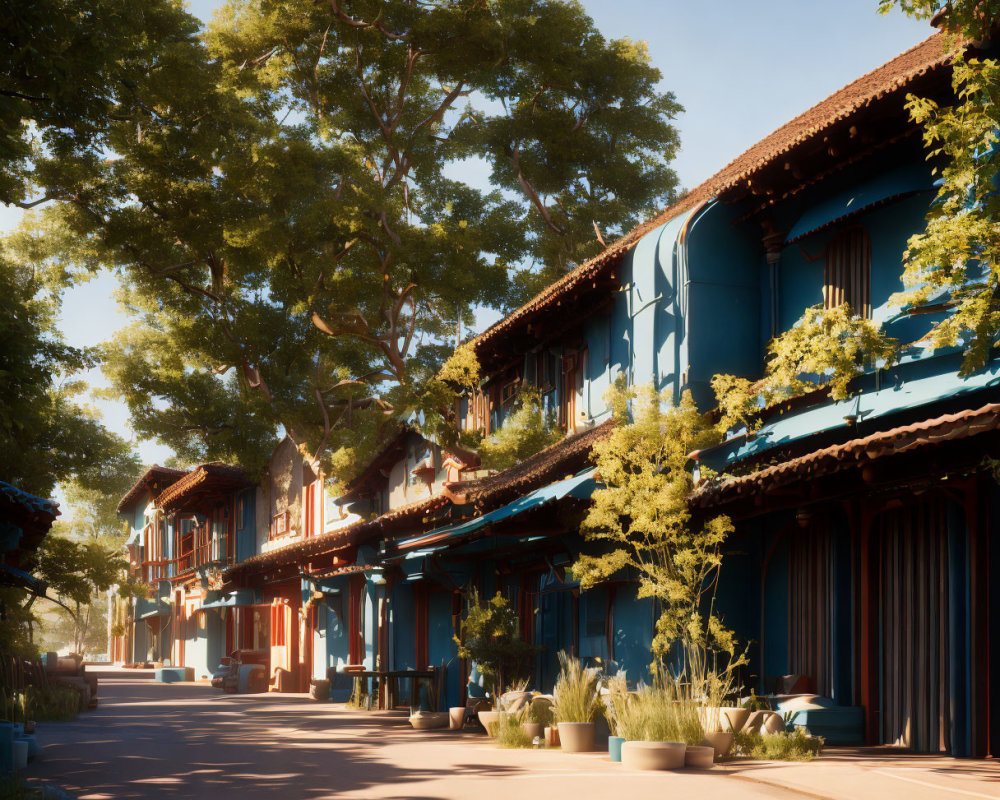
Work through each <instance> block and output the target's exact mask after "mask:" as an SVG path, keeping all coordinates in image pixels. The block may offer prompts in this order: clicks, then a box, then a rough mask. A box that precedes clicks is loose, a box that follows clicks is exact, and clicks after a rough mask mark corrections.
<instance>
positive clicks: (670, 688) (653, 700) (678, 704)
mask: <svg viewBox="0 0 1000 800" xmlns="http://www.w3.org/2000/svg"><path fill="white" fill-rule="evenodd" d="M677 688H678V687H677V684H676V683H675V682H673V681H665V680H663V679H662V678H659V677H657V676H656V675H654V684H653V686H644V687H642V688H641V689H640V690H639V693H638V695H637V696H636V698H635V700H634V701H633V703H634V704H635V705H636V706H638V709H637V713H638V714H639V715H640V719H641V723H640V725H639V726H637V727H638V728H639V730H638V731H636V733H635V734H634V735H636V738H635V739H629V740H628V741H626V742H625V743H624V744H623V745H622V763H623V764H624V765H625V766H627V767H629V768H630V769H641V770H661V769H679V768H681V767H683V766H684V757H685V754H686V752H687V741H686V740H685V736H686V734H688V735H689V731H687V730H686V729H685V728H686V726H689V725H690V720H689V719H688V717H691V718H693V719H694V724H695V725H697V726H698V729H699V730H700V727H701V726H700V724H699V723H698V720H697V716H698V712H697V708H696V706H695V705H694V704H693V703H689V702H685V699H684V698H682V697H680V696H679V695H678V692H677Z"/></svg>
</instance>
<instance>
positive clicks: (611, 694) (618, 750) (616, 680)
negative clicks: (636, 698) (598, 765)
mask: <svg viewBox="0 0 1000 800" xmlns="http://www.w3.org/2000/svg"><path fill="white" fill-rule="evenodd" d="M607 688H608V692H607V694H606V695H605V697H604V716H605V718H606V719H607V720H608V728H609V729H610V731H611V735H610V736H608V755H609V756H610V757H611V760H612V761H615V762H618V761H621V760H622V745H623V744H624V743H625V741H626V740H627V738H628V737H627V736H626V732H627V731H628V728H629V726H630V724H631V716H632V713H633V711H632V708H631V705H632V696H631V695H630V694H629V691H628V683H627V681H626V680H625V675H624V673H621V672H619V673H618V674H617V675H615V676H613V677H611V678H609V679H608V683H607Z"/></svg>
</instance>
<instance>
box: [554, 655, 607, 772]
mask: <svg viewBox="0 0 1000 800" xmlns="http://www.w3.org/2000/svg"><path fill="white" fill-rule="evenodd" d="M559 664H560V670H559V678H558V680H556V687H555V691H554V693H553V694H554V696H555V714H556V724H557V726H558V728H559V740H560V741H561V742H562V749H563V751H564V752H567V753H586V752H590V751H591V750H593V749H594V715H595V714H596V713H597V709H598V708H599V707H600V696H599V695H598V693H597V675H598V670H597V669H596V668H595V667H589V668H585V667H584V666H583V664H582V663H581V661H580V660H579V659H577V658H573V657H572V656H569V655H567V654H566V653H565V652H562V651H560V653H559Z"/></svg>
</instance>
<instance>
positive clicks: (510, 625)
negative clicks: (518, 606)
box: [454, 590, 538, 701]
mask: <svg viewBox="0 0 1000 800" xmlns="http://www.w3.org/2000/svg"><path fill="white" fill-rule="evenodd" d="M454 640H455V644H456V645H458V657H459V658H464V659H468V660H470V661H472V662H474V663H475V665H476V667H477V668H478V669H479V671H480V672H481V673H482V674H483V677H484V678H485V679H486V682H487V684H488V686H489V687H490V690H491V694H492V696H493V698H494V701H495V700H496V699H498V698H499V697H500V695H501V694H502V693H503V689H504V687H505V686H508V685H510V684H511V683H513V682H514V681H517V680H523V679H524V678H525V677H526V675H527V673H528V671H529V668H530V663H531V659H532V657H533V656H534V654H535V652H536V651H537V649H538V648H537V647H535V646H534V645H532V644H529V643H528V642H526V641H524V639H523V638H522V636H521V632H520V622H519V621H518V618H517V611H516V610H515V609H513V608H511V606H510V603H508V602H507V599H506V598H505V597H504V596H503V595H501V594H500V592H497V593H496V595H494V597H493V598H492V599H491V600H489V601H488V602H485V603H484V602H482V601H481V600H480V598H479V592H478V591H475V590H474V591H473V592H472V594H471V595H470V596H469V598H468V610H467V611H466V614H465V619H464V620H462V624H461V629H460V635H458V636H455V637H454Z"/></svg>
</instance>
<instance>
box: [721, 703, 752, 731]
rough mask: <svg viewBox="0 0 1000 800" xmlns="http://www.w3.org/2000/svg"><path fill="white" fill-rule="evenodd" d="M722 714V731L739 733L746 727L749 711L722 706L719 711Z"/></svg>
mask: <svg viewBox="0 0 1000 800" xmlns="http://www.w3.org/2000/svg"><path fill="white" fill-rule="evenodd" d="M719 710H720V711H721V712H722V730H724V731H732V732H733V733H739V732H740V731H741V730H743V726H744V725H746V722H747V718H748V717H749V716H750V709H748V708H737V707H736V706H724V707H723V708H720V709H719Z"/></svg>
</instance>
